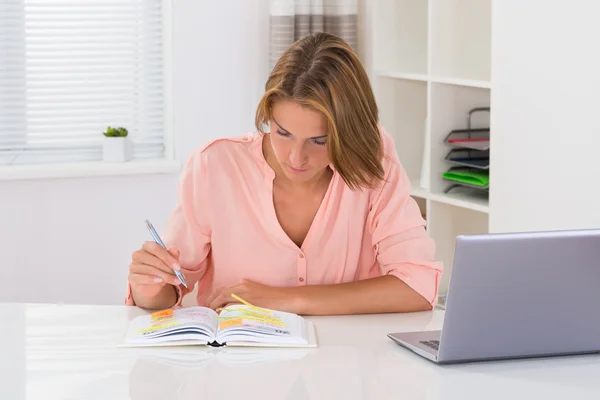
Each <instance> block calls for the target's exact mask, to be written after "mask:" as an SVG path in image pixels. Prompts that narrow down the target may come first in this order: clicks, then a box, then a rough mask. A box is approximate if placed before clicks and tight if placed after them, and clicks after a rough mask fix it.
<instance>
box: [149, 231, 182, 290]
mask: <svg viewBox="0 0 600 400" xmlns="http://www.w3.org/2000/svg"><path fill="white" fill-rule="evenodd" d="M146 226H147V227H148V230H149V231H150V234H151V235H152V237H153V238H154V241H155V242H156V243H158V244H159V245H160V246H161V247H162V248H163V249H165V250H167V252H168V251H169V250H168V249H167V246H165V244H164V243H163V241H162V240H161V239H160V236H158V233H156V229H154V226H152V224H151V223H150V221H148V220H146ZM173 271H175V275H177V278H179V280H180V281H181V283H182V284H183V286H185V287H186V288H187V287H188V286H187V283H185V279H184V278H183V274H182V273H181V271H179V270H176V269H174V270H173Z"/></svg>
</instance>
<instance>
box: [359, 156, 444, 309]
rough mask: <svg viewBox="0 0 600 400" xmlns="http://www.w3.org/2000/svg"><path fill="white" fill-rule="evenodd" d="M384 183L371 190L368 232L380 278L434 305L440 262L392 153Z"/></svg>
mask: <svg viewBox="0 0 600 400" xmlns="http://www.w3.org/2000/svg"><path fill="white" fill-rule="evenodd" d="M386 156H387V157H388V160H387V161H386V163H385V164H384V165H385V168H386V174H385V182H384V183H382V185H380V187H379V188H378V189H377V190H375V191H373V196H372V201H371V211H370V214H369V229H370V231H371V234H372V241H373V247H374V248H375V250H376V252H377V261H378V263H379V265H380V268H381V274H382V275H394V276H396V277H398V278H399V279H401V280H402V281H404V282H405V283H406V284H407V285H408V286H410V287H411V288H412V289H413V290H415V291H416V292H417V293H419V294H420V295H421V296H423V297H424V298H425V299H426V300H427V301H428V302H429V303H430V304H431V305H435V304H436V303H437V297H438V290H439V283H440V279H441V276H442V272H443V265H442V262H440V261H437V260H436V259H435V243H434V241H433V240H432V238H431V237H430V236H429V234H428V233H427V231H426V229H425V225H426V223H425V220H424V219H423V217H422V216H421V212H420V210H419V206H418V204H417V203H416V201H415V200H414V199H413V198H412V197H411V196H410V190H411V189H410V180H409V179H408V176H407V174H406V172H405V170H404V169H403V167H402V165H401V164H400V163H399V161H398V159H397V156H396V155H395V151H391V152H389V154H387V155H386Z"/></svg>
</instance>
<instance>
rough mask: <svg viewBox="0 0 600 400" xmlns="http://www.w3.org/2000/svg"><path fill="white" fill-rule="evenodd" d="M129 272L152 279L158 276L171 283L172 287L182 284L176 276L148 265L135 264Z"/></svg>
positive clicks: (130, 267)
mask: <svg viewBox="0 0 600 400" xmlns="http://www.w3.org/2000/svg"><path fill="white" fill-rule="evenodd" d="M129 272H130V273H131V274H138V275H146V276H151V277H155V276H157V277H159V278H161V279H162V280H163V282H166V283H169V284H171V285H179V284H180V283H181V282H180V281H179V279H178V278H177V277H176V276H174V275H171V274H168V273H166V272H164V271H162V270H161V269H158V268H155V267H153V266H150V265H147V264H138V263H133V264H131V265H130V266H129Z"/></svg>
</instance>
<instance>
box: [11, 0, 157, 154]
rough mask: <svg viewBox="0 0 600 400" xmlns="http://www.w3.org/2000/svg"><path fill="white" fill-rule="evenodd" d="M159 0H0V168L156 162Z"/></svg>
mask: <svg viewBox="0 0 600 400" xmlns="http://www.w3.org/2000/svg"><path fill="white" fill-rule="evenodd" d="M162 1H163V0H61V1H58V0H0V165H6V164H28V163H45V162H77V161H93V160H100V159H101V158H102V139H103V135H102V132H104V131H106V129H107V127H108V126H113V127H125V128H127V130H128V131H129V137H130V138H131V141H132V143H133V157H134V158H135V159H143V158H159V157H162V156H163V155H164V136H165V134H164V132H165V123H164V115H165V112H164V106H165V103H164V78H163V72H164V68H163V7H162Z"/></svg>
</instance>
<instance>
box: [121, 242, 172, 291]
mask: <svg viewBox="0 0 600 400" xmlns="http://www.w3.org/2000/svg"><path fill="white" fill-rule="evenodd" d="M175 269H181V266H180V265H179V250H177V249H174V248H171V249H169V251H168V252H167V250H165V249H164V248H163V247H162V246H160V245H159V244H157V243H155V242H150V241H149V242H145V243H144V244H143V245H142V248H141V249H139V250H136V251H135V252H134V253H133V254H132V255H131V264H130V265H129V278H128V279H129V283H130V285H131V289H132V290H133V291H134V292H135V293H136V294H139V295H142V296H144V297H154V296H156V295H158V294H159V293H160V291H161V290H162V289H163V287H165V285H167V284H170V285H179V284H180V283H181V282H180V281H179V279H178V278H177V277H176V276H175V273H174V272H173V270H175Z"/></svg>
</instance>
